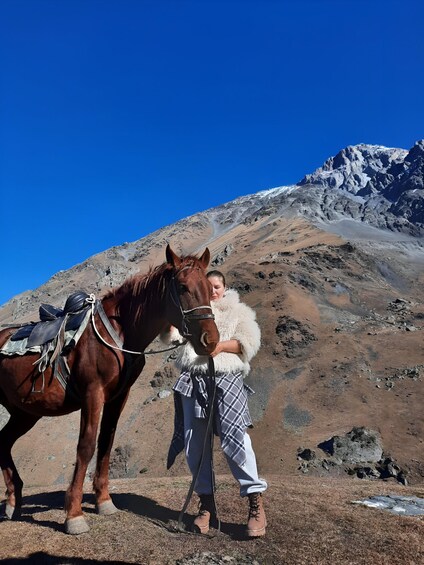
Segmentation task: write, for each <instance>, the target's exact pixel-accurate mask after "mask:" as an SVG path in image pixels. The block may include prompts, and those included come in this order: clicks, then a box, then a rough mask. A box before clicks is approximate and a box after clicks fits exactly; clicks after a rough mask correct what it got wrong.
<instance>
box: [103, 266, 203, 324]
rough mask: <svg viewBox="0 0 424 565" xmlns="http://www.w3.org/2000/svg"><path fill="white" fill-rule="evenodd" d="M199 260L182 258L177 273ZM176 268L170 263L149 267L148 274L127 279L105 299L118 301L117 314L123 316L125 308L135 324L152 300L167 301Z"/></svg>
mask: <svg viewBox="0 0 424 565" xmlns="http://www.w3.org/2000/svg"><path fill="white" fill-rule="evenodd" d="M197 262H198V259H197V258H196V257H194V256H192V255H188V256H187V257H181V264H180V266H179V267H178V269H177V271H179V270H181V269H182V268H184V267H188V266H194V265H195V264H196V263H197ZM172 272H174V267H172V265H170V264H169V263H163V264H162V265H158V266H156V267H149V270H148V272H147V273H144V274H142V273H139V274H136V275H133V276H131V277H129V278H128V279H126V280H125V281H124V282H123V283H122V284H121V286H118V287H116V288H114V289H112V290H110V291H109V292H108V293H107V294H106V295H105V296H104V299H108V298H115V299H116V301H117V310H118V311H117V314H118V315H121V314H122V311H121V310H122V309H123V308H125V310H126V313H127V314H129V315H131V317H132V318H133V320H134V322H137V321H138V320H139V319H140V316H141V315H142V313H143V312H145V311H146V310H147V308H148V307H149V306H150V305H151V304H152V302H154V301H152V298H156V300H157V302H161V301H163V300H164V299H165V296H166V290H167V284H168V282H169V280H170V278H171V273H172Z"/></svg>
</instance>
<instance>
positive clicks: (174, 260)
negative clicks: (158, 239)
mask: <svg viewBox="0 0 424 565" xmlns="http://www.w3.org/2000/svg"><path fill="white" fill-rule="evenodd" d="M166 260H167V261H168V263H169V264H170V265H172V266H173V267H176V268H178V267H179V266H180V265H181V259H180V258H179V257H178V255H177V254H176V253H174V252H173V251H172V249H171V246H170V245H169V243H168V245H167V246H166Z"/></svg>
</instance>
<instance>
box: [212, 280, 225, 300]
mask: <svg viewBox="0 0 424 565" xmlns="http://www.w3.org/2000/svg"><path fill="white" fill-rule="evenodd" d="M208 280H209V282H210V283H211V285H212V296H211V300H212V302H215V301H216V300H221V298H222V297H223V296H224V292H225V286H224V283H223V282H222V280H221V279H220V278H219V277H208Z"/></svg>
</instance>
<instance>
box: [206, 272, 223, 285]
mask: <svg viewBox="0 0 424 565" xmlns="http://www.w3.org/2000/svg"><path fill="white" fill-rule="evenodd" d="M206 276H207V277H208V279H209V278H210V277H218V278H219V279H221V280H222V284H223V285H224V286H226V284H225V277H224V275H223V274H222V273H221V271H215V270H214V271H209V272H208V273H206Z"/></svg>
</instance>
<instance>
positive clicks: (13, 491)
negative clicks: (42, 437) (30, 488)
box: [0, 410, 40, 520]
mask: <svg viewBox="0 0 424 565" xmlns="http://www.w3.org/2000/svg"><path fill="white" fill-rule="evenodd" d="M39 419H40V416H33V415H32V414H27V413H26V412H21V411H17V410H16V411H15V410H13V411H12V412H11V414H10V418H9V421H8V422H7V424H6V425H5V426H4V428H3V429H2V430H0V467H1V469H2V472H3V477H4V482H5V483H6V504H5V510H4V514H3V517H5V518H8V519H9V520H13V519H17V518H19V516H20V515H21V506H22V487H23V482H22V479H21V477H20V476H19V473H18V471H17V469H16V467H15V463H14V462H13V459H12V447H13V445H14V443H15V442H16V440H17V439H19V438H20V437H21V436H23V435H24V434H26V433H27V432H28V431H29V430H30V429H31V428H32V427H33V426H34V425H35V424H36V423H37V422H38V420H39Z"/></svg>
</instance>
